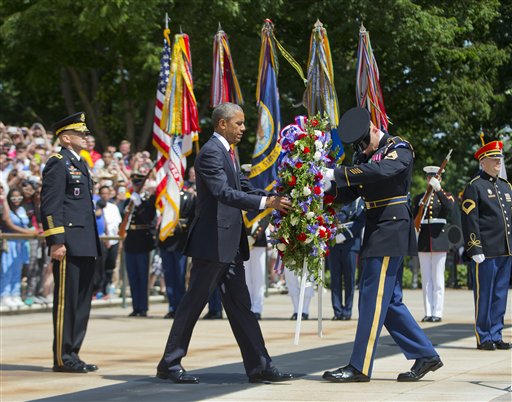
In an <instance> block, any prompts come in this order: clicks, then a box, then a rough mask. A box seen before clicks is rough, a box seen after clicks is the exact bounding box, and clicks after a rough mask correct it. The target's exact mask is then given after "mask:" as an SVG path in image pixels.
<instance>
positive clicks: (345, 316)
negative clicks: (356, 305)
mask: <svg viewBox="0 0 512 402" xmlns="http://www.w3.org/2000/svg"><path fill="white" fill-rule="evenodd" d="M351 318H352V317H351V316H349V315H342V316H341V320H342V321H350V319H351Z"/></svg>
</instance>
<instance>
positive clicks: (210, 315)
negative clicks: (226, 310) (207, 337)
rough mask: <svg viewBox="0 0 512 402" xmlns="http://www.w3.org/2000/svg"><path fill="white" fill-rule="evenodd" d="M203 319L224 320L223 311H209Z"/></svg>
mask: <svg viewBox="0 0 512 402" xmlns="http://www.w3.org/2000/svg"><path fill="white" fill-rule="evenodd" d="M203 320H222V313H221V312H218V313H216V312H214V311H208V312H207V313H206V314H205V315H204V317H203Z"/></svg>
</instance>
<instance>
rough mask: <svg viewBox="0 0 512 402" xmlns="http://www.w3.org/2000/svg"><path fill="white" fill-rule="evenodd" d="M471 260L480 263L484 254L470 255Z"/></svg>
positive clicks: (483, 259)
mask: <svg viewBox="0 0 512 402" xmlns="http://www.w3.org/2000/svg"><path fill="white" fill-rule="evenodd" d="M471 258H472V259H473V261H475V262H476V263H477V264H481V263H482V262H484V261H485V255H484V254H477V255H474V256H472V257H471Z"/></svg>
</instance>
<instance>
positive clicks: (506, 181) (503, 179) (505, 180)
mask: <svg viewBox="0 0 512 402" xmlns="http://www.w3.org/2000/svg"><path fill="white" fill-rule="evenodd" d="M498 179H500V180H501V181H504V182H505V183H507V184H510V182H509V181H508V180H507V179H505V178H503V177H499V176H498Z"/></svg>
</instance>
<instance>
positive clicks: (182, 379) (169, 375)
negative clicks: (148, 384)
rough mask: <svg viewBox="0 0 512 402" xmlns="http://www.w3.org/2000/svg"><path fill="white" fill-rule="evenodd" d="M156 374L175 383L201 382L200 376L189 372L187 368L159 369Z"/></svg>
mask: <svg viewBox="0 0 512 402" xmlns="http://www.w3.org/2000/svg"><path fill="white" fill-rule="evenodd" d="M156 376H157V377H158V378H160V379H162V380H171V381H172V382H174V383H175V384H199V378H197V377H195V376H193V375H190V374H188V373H187V372H186V371H185V370H183V369H180V370H158V369H157V371H156Z"/></svg>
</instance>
